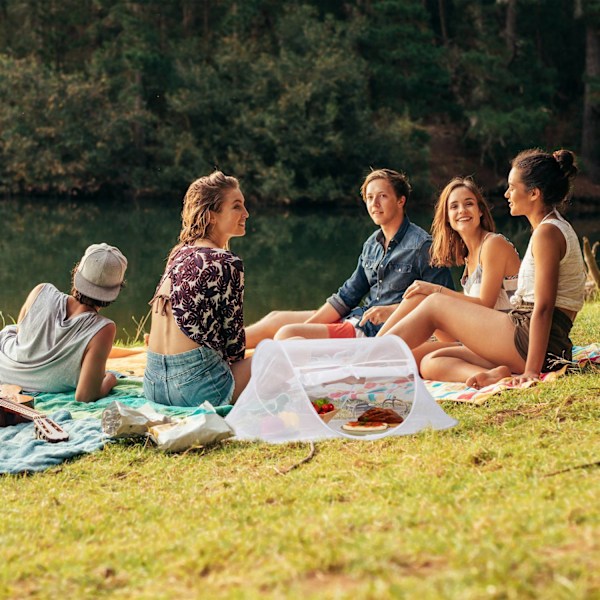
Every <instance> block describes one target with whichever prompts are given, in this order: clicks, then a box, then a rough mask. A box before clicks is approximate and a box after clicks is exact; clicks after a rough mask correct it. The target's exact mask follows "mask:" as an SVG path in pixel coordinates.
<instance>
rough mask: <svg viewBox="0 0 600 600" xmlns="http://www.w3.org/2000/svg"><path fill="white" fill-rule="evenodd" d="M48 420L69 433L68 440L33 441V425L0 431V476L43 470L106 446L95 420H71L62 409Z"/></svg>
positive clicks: (17, 426)
mask: <svg viewBox="0 0 600 600" xmlns="http://www.w3.org/2000/svg"><path fill="white" fill-rule="evenodd" d="M50 417H51V418H52V419H54V420H55V421H56V422H57V423H58V424H59V425H60V426H61V427H62V428H63V429H64V430H65V431H66V432H67V433H68V434H69V440H68V441H66V442H60V443H56V444H50V443H48V442H45V441H43V440H38V439H36V438H35V435H34V432H33V423H20V424H19V425H13V426H11V427H2V428H0V473H23V472H34V471H44V470H45V469H47V468H49V467H53V466H54V465H58V464H60V463H62V462H64V461H65V460H67V459H69V458H73V457H74V456H79V455H80V454H85V453H87V452H95V451H96V450H100V448H102V447H103V446H104V444H105V443H106V439H105V436H104V434H103V433H102V428H101V427H100V421H99V420H98V419H95V418H86V419H79V420H74V419H72V418H71V415H70V414H69V412H68V411H66V410H60V411H58V412H55V413H53V414H51V415H50Z"/></svg>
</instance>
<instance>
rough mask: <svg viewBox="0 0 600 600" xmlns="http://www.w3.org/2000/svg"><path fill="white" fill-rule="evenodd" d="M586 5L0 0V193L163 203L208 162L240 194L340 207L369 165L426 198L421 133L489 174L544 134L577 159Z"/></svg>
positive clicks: (495, 0) (512, 0)
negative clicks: (450, 138) (406, 180)
mask: <svg viewBox="0 0 600 600" xmlns="http://www.w3.org/2000/svg"><path fill="white" fill-rule="evenodd" d="M595 10H596V0H593V1H592V0H588V1H587V2H585V1H584V0H576V1H573V0H547V1H546V2H544V3H539V2H537V1H534V0H484V1H483V2H479V1H477V2H476V1H475V0H445V1H443V2H440V1H438V0H435V1H434V0H425V1H423V2H417V1H415V0H348V1H346V2H344V3H339V2H334V1H326V2H325V1H317V0H304V1H303V0H290V1H289V2H278V1H276V0H244V2H240V1H239V0H204V1H203V2H202V3H199V2H195V1H193V0H173V1H172V2H168V3H165V2H159V1H158V0H145V1H143V2H142V1H141V0H139V1H137V2H132V1H124V0H60V1H59V0H48V2H44V3H39V2H36V1H35V0H3V1H2V2H1V3H0V94H1V97H2V98H3V102H2V103H0V159H1V160H0V190H2V191H4V192H9V193H19V192H52V193H72V192H74V191H77V192H81V193H90V192H92V193H93V192H97V191H99V190H102V191H106V190H109V189H113V190H115V191H118V192H122V191H127V190H129V191H131V192H134V193H138V194H139V193H152V194H172V193H173V190H177V195H179V194H180V192H181V190H182V189H183V188H185V186H186V185H187V183H189V181H190V180H192V179H193V178H195V177H197V176H199V175H200V174H205V173H207V172H209V171H210V170H212V169H213V168H214V167H216V166H218V167H219V168H221V169H223V170H225V171H227V172H230V173H232V174H235V175H237V176H238V177H240V178H241V179H242V181H243V182H244V191H245V192H246V194H247V195H248V196H251V197H255V198H257V199H258V198H260V199H263V200H265V199H266V200H269V201H274V202H297V201H303V200H304V201H306V200H313V201H343V200H345V199H348V198H349V197H351V196H353V195H355V194H356V187H357V185H358V184H359V182H360V180H361V178H362V176H363V175H364V173H365V172H366V171H367V170H368V169H369V168H370V167H380V166H389V167H393V168H397V169H402V170H405V171H407V172H408V173H409V174H410V175H411V177H412V178H413V180H414V181H415V182H416V183H417V186H418V187H420V188H421V190H422V191H425V188H426V186H427V181H428V168H429V167H428V164H429V161H428V158H429V157H428V138H427V135H426V134H425V131H426V128H427V127H429V126H431V125H432V124H435V123H440V122H446V123H448V122H449V123H452V124H454V126H455V128H456V129H457V130H458V131H461V132H462V137H463V142H464V145H465V151H467V152H475V153H477V154H478V155H479V157H480V159H481V161H482V162H485V163H488V164H490V165H492V166H497V167H498V169H503V168H504V165H505V164H506V162H507V160H508V159H509V158H510V156H511V155H512V154H514V152H516V151H518V150H520V149H522V148H523V147H525V146H533V145H541V146H544V145H546V142H547V141H548V131H549V129H550V128H552V126H553V125H554V124H555V123H556V122H557V121H558V120H564V121H566V122H567V123H568V124H569V127H566V128H563V130H568V131H569V132H570V134H569V135H570V137H569V139H566V140H564V143H566V144H568V145H570V146H571V147H574V148H575V149H577V148H578V146H579V144H580V140H581V138H582V136H583V137H584V139H586V140H588V144H589V140H590V139H591V140H592V146H593V136H592V137H591V138H590V136H589V135H588V137H587V138H586V137H585V135H584V134H585V133H586V132H585V131H582V128H581V118H582V111H583V94H584V84H583V78H582V75H583V72H584V66H585V52H586V47H585V42H584V39H585V35H584V29H585V26H584V24H583V22H582V21H583V19H581V18H578V15H577V12H578V11H579V12H580V13H581V11H587V15H588V16H589V15H592V16H593V14H595V13H594V11H595ZM588 28H589V25H588ZM588 88H589V89H590V90H593V89H595V87H594V86H593V85H592V86H590V85H588ZM588 105H589V103H588V104H586V106H588ZM593 106H595V104H594V105H593ZM597 143H598V142H596V144H597ZM589 155H590V156H591V157H592V160H594V159H593V157H594V156H597V155H598V148H597V147H592V148H591V150H590V152H589Z"/></svg>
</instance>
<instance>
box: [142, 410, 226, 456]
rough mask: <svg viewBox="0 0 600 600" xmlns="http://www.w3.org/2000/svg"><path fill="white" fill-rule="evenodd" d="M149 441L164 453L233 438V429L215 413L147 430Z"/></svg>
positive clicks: (193, 416)
mask: <svg viewBox="0 0 600 600" xmlns="http://www.w3.org/2000/svg"><path fill="white" fill-rule="evenodd" d="M148 435H149V436H150V439H151V440H152V441H153V442H154V443H155V444H156V445H157V446H158V448H160V449H161V450H164V451H165V452H181V451H182V450H187V449H189V448H194V447H199V446H207V445H209V444H214V443H215V442H220V441H221V440H225V439H227V438H229V437H232V436H233V429H232V428H231V427H230V426H229V425H228V424H227V422H226V421H225V419H224V418H223V417H221V416H219V415H218V414H216V413H208V414H199V415H191V416H189V417H186V418H185V419H181V420H180V421H176V422H175V421H174V422H171V423H166V424H164V425H155V426H153V427H150V428H149V429H148Z"/></svg>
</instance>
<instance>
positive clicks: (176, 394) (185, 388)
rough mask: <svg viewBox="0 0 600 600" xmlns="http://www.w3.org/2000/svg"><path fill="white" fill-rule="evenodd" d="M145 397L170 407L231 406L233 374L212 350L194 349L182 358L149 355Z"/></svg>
mask: <svg viewBox="0 0 600 600" xmlns="http://www.w3.org/2000/svg"><path fill="white" fill-rule="evenodd" d="M147 355H148V360H147V363H146V370H145V372H144V396H146V398H147V399H148V400H152V401H153V402H158V403H159V404H167V405H171V406H200V404H202V403H203V402H205V401H208V402H210V403H211V404H212V405H213V406H220V405H222V404H229V403H230V401H231V398H232V396H233V386H234V380H233V374H232V372H231V368H230V367H229V365H228V364H227V363H226V362H225V361H224V360H223V359H222V358H221V356H220V355H219V354H218V353H217V352H215V351H214V350H213V349H212V348H195V349H194V350H188V351H187V352H182V353H181V354H172V355H166V354H157V353H156V352H151V351H150V350H148V352H147Z"/></svg>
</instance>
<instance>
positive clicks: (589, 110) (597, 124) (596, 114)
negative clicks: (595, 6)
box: [581, 24, 600, 183]
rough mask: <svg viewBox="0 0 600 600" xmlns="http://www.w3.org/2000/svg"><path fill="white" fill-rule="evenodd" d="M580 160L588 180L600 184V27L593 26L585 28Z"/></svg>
mask: <svg viewBox="0 0 600 600" xmlns="http://www.w3.org/2000/svg"><path fill="white" fill-rule="evenodd" d="M581 158H582V161H583V163H584V165H585V166H586V169H587V174H588V175H589V177H590V179H591V180H592V181H593V182H594V183H600V27H598V26H597V25H594V24H589V25H587V26H586V36H585V92H584V97H583V128H582V140H581Z"/></svg>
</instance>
